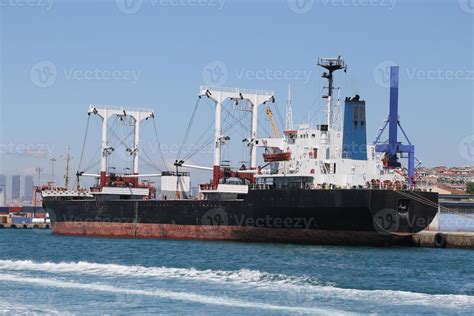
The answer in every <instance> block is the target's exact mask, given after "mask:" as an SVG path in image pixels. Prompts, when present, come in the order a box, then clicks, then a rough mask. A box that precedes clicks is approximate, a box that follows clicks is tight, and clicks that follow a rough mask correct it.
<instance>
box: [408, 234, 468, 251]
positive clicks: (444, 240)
mask: <svg viewBox="0 0 474 316" xmlns="http://www.w3.org/2000/svg"><path fill="white" fill-rule="evenodd" d="M412 238H413V242H414V244H415V245H416V246H418V247H430V248H465V249H474V233H473V232H470V233H461V232H436V231H424V232H421V233H419V234H416V235H414V236H413V237H412Z"/></svg>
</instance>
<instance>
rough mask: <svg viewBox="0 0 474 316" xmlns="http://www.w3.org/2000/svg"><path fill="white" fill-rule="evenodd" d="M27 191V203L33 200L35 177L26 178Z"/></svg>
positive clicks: (25, 195)
mask: <svg viewBox="0 0 474 316" xmlns="http://www.w3.org/2000/svg"><path fill="white" fill-rule="evenodd" d="M24 185H25V191H24V194H23V197H24V198H25V200H27V201H32V200H33V176H25V184H24Z"/></svg>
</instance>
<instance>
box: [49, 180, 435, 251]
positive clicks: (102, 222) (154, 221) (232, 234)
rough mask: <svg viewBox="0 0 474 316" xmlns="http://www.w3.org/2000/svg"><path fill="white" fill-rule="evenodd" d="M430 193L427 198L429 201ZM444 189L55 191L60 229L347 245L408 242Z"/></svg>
mask: <svg viewBox="0 0 474 316" xmlns="http://www.w3.org/2000/svg"><path fill="white" fill-rule="evenodd" d="M422 200H423V201H422ZM437 202H438V195H437V194H436V193H428V192H416V193H415V192H397V191H388V190H364V189H358V190H356V189H354V190H251V191H250V192H249V194H248V195H247V196H246V197H245V199H243V200H232V201H210V200H203V201H200V200H199V201H197V200H174V201H160V200H107V201H99V200H96V199H90V200H69V199H65V198H48V199H45V201H44V204H45V207H46V208H47V210H48V212H49V213H50V217H51V220H52V230H53V233H55V234H63V235H85V236H100V237H130V238H168V239H194V240H233V241H246V242H285V243H305V244H344V245H389V244H399V245H405V244H409V243H410V242H411V238H410V235H411V234H414V233H417V232H419V231H421V230H423V229H425V228H426V227H428V225H429V224H430V223H431V221H432V220H433V218H434V217H435V215H436V213H437V211H438V210H437V208H436V207H433V206H429V205H427V204H433V205H434V204H437Z"/></svg>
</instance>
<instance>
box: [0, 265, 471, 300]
mask: <svg viewBox="0 0 474 316" xmlns="http://www.w3.org/2000/svg"><path fill="white" fill-rule="evenodd" d="M0 270H3V271H22V272H27V271H39V272H49V273H58V274H77V275H97V276H105V277H107V276H112V277H117V276H124V277H133V278H150V277H154V278H157V279H180V280H186V281H198V282H207V283H212V282H217V283H220V284H226V283H227V284H240V285H246V286H252V287H253V288H261V289H274V290H279V291H284V290H289V291H292V293H295V292H296V293H298V292H301V293H302V294H308V295H311V296H312V297H314V298H315V299H317V298H321V299H340V300H356V301H366V302H372V303H382V304H386V305H415V306H417V305H418V306H420V305H421V306H435V307H444V308H472V309H474V296H470V295H457V294H456V295H455V294H426V293H417V292H409V291H393V290H359V289H345V288H338V287H335V286H332V285H327V284H326V285H324V284H320V283H318V281H317V280H316V279H314V278H310V277H300V276H288V275H283V274H271V273H266V272H260V271H255V270H246V269H242V270H238V271H221V270H197V269H192V268H191V269H182V268H169V267H143V266H126V265H117V264H99V263H90V262H61V263H52V262H43V263H41V262H34V261H29V260H25V261H12V260H0ZM3 274H5V273H3Z"/></svg>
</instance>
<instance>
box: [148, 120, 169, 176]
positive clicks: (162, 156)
mask: <svg viewBox="0 0 474 316" xmlns="http://www.w3.org/2000/svg"><path fill="white" fill-rule="evenodd" d="M153 128H154V130H155V138H156V144H157V145H158V150H159V153H160V157H161V161H162V162H163V167H164V168H165V169H168V170H169V168H168V164H167V162H166V159H165V155H164V154H163V150H162V149H161V143H160V139H159V138H158V129H157V128H156V122H155V119H153ZM143 152H144V153H145V151H143Z"/></svg>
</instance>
